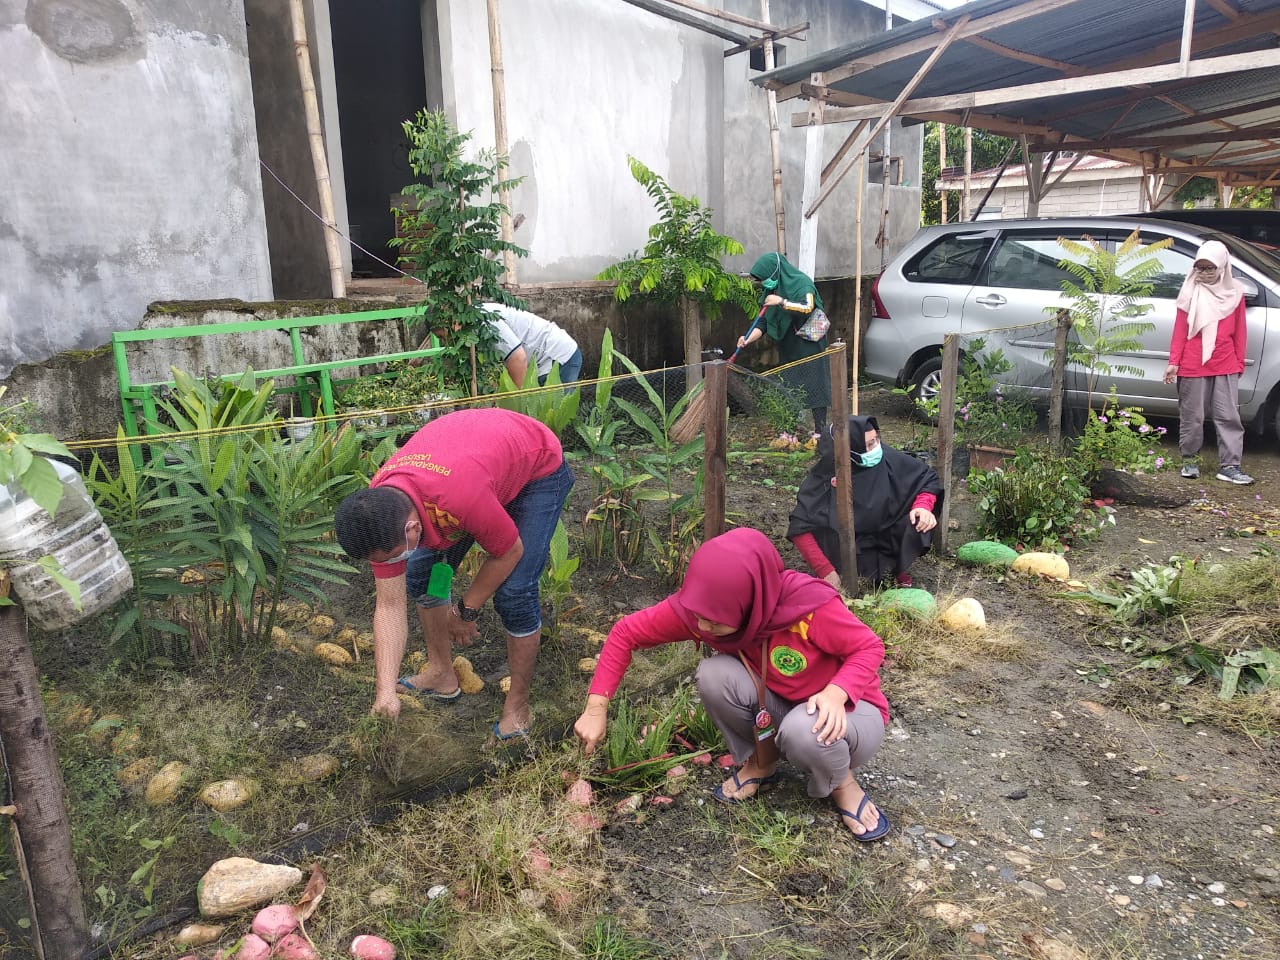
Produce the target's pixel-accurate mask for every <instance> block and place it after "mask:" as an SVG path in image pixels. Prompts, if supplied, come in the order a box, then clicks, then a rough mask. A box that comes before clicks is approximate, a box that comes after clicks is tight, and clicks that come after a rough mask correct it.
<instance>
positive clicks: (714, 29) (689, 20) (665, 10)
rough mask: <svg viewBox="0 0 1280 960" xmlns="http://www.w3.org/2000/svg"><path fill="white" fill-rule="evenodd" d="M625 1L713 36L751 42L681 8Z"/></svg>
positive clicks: (642, 0) (649, 1) (651, 0)
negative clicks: (675, 8) (683, 11)
mask: <svg viewBox="0 0 1280 960" xmlns="http://www.w3.org/2000/svg"><path fill="white" fill-rule="evenodd" d="M622 2H623V3H629V4H631V5H632V6H633V7H639V8H640V9H641V10H645V11H647V12H649V13H652V14H656V15H657V16H659V17H665V18H666V19H668V20H674V21H675V22H676V23H683V24H684V25H685V26H686V27H693V28H694V29H695V30H701V31H703V32H704V33H709V34H711V35H712V36H716V37H719V38H720V39H721V40H728V41H729V42H730V43H750V42H751V38H750V37H744V36H743V35H742V34H740V33H734V32H733V31H732V30H726V29H724V28H723V27H719V26H717V25H716V24H714V23H708V22H707V21H706V20H703V19H702V18H701V17H694V16H690V15H689V14H687V13H681V12H680V11H679V10H672V9H671V8H670V7H664V6H663V5H662V4H660V3H657V2H655V0H622Z"/></svg>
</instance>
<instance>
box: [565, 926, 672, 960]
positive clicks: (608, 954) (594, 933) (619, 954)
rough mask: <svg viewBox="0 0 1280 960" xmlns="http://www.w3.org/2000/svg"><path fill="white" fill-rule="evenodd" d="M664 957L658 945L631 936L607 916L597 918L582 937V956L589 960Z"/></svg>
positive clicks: (630, 959) (631, 959)
mask: <svg viewBox="0 0 1280 960" xmlns="http://www.w3.org/2000/svg"><path fill="white" fill-rule="evenodd" d="M664 955H665V953H664V951H663V950H662V948H661V947H660V946H659V945H658V944H656V943H654V942H652V941H651V940H643V939H641V938H639V937H636V936H633V935H632V934H630V933H628V932H627V931H626V930H625V929H624V928H623V926H622V925H621V924H620V923H619V922H618V921H617V920H615V919H614V918H612V917H608V916H604V917H597V918H596V921H595V923H593V924H592V925H591V926H589V927H588V928H587V931H586V933H585V934H583V937H582V956H584V957H587V958H589V960H649V958H651V957H661V956H664Z"/></svg>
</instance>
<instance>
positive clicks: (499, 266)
mask: <svg viewBox="0 0 1280 960" xmlns="http://www.w3.org/2000/svg"><path fill="white" fill-rule="evenodd" d="M403 126H404V133H405V138H406V139H407V140H408V142H409V167H410V169H411V170H412V171H413V174H414V176H416V177H417V178H418V181H417V182H415V183H411V184H409V185H408V186H406V187H405V188H404V189H403V190H402V191H401V193H402V194H403V195H404V197H405V198H407V202H406V203H405V204H404V205H403V206H402V207H395V208H393V212H394V213H395V214H396V216H397V218H398V220H399V224H400V230H399V234H400V235H399V236H397V237H394V238H392V239H391V240H389V241H388V243H390V244H391V245H392V246H396V247H399V248H400V250H401V254H402V256H405V257H407V258H408V259H410V260H412V262H413V264H414V269H413V274H414V276H416V277H417V278H418V279H419V280H421V281H423V283H424V284H425V287H424V289H425V290H426V291H427V295H426V299H425V301H424V303H425V305H426V311H425V315H426V316H428V317H430V318H431V324H432V327H433V328H435V329H437V330H438V331H440V332H441V333H442V334H443V335H444V337H445V339H444V342H443V344H442V345H443V346H444V348H445V349H444V352H443V353H442V354H441V355H439V356H438V357H433V358H432V366H433V368H434V369H436V370H438V372H439V373H440V375H441V378H442V379H443V381H444V382H445V383H449V384H465V383H472V384H473V385H475V386H476V387H477V391H478V388H479V384H480V383H485V384H490V383H493V382H495V381H496V379H497V378H496V376H492V375H491V373H492V368H493V367H495V366H496V365H497V364H498V360H497V358H496V356H495V355H494V352H493V351H492V350H491V349H490V348H491V346H492V345H493V343H494V341H495V340H496V338H497V335H496V334H495V332H494V330H493V327H492V325H491V324H490V323H489V322H488V320H487V319H486V317H485V313H484V310H483V308H482V307H481V304H484V303H490V302H491V303H505V304H507V305H509V306H513V307H519V308H521V309H523V308H524V307H525V306H526V304H525V302H524V301H523V300H521V299H519V298H517V297H513V296H512V295H511V294H510V293H508V292H507V290H506V288H505V287H504V286H503V285H502V276H503V272H504V269H505V268H504V266H503V254H505V253H511V254H514V255H515V256H517V257H524V256H528V253H529V252H528V251H527V250H525V249H524V248H523V247H520V246H517V245H516V244H514V243H512V242H510V241H509V240H504V239H502V215H503V213H505V212H507V206H506V202H505V200H506V198H505V196H504V194H505V193H506V191H508V190H510V189H511V188H512V187H514V186H516V185H517V184H518V183H519V182H520V178H518V177H517V178H511V179H507V180H506V181H505V182H504V183H503V184H502V185H501V186H500V185H499V184H498V173H499V171H500V170H501V169H502V168H504V167H505V166H506V165H507V158H506V157H501V156H498V155H496V154H495V153H494V151H493V150H480V151H471V152H469V151H468V148H467V144H468V142H469V141H470V139H471V134H470V133H459V132H458V131H457V130H456V129H455V128H454V126H453V123H452V122H451V121H450V120H449V118H448V117H447V116H446V115H445V113H444V111H442V110H436V111H429V110H419V111H418V113H417V115H416V116H414V118H413V119H412V120H406V121H405V122H404V124H403ZM485 366H487V367H488V368H489V369H485V370H482V369H480V367H485Z"/></svg>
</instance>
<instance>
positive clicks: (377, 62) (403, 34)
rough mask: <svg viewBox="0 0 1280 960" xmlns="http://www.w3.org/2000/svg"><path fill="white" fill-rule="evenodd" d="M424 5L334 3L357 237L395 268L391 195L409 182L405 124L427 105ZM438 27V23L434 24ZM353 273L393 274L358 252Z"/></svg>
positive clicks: (346, 165)
mask: <svg viewBox="0 0 1280 960" xmlns="http://www.w3.org/2000/svg"><path fill="white" fill-rule="evenodd" d="M421 7H422V3H421V2H420V0H377V2H374V3H370V2H369V0H329V19H330V24H331V26H332V28H333V66H334V72H335V75H336V77H335V79H336V87H337V95H338V122H339V125H340V126H341V129H342V164H343V172H344V179H345V182H346V188H347V213H348V217H349V220H350V223H351V239H352V240H354V241H355V242H356V243H358V244H359V245H360V246H362V247H364V248H365V249H367V250H368V251H369V252H370V253H373V254H375V255H376V256H378V257H380V258H381V259H383V260H386V261H387V262H388V263H395V259H396V258H395V251H393V250H392V249H391V248H390V247H388V246H387V241H388V240H389V239H391V237H392V236H393V235H394V233H395V221H394V219H393V218H392V216H391V197H392V196H393V195H394V194H398V193H399V192H400V189H401V188H402V187H403V186H405V184H407V183H409V181H410V180H411V179H412V174H411V173H410V171H409V161H408V144H407V143H406V141H405V138H404V131H403V130H402V129H401V127H400V124H401V122H402V121H404V120H407V119H408V118H410V117H412V116H413V115H414V114H415V113H416V112H417V111H418V110H420V109H421V108H422V107H424V106H427V84H426V79H425V77H426V71H425V65H424V60H423V54H422V48H423V25H422V13H421ZM431 26H432V29H434V23H433V24H432V25H431ZM351 269H352V275H353V276H357V277H361V276H364V277H380V276H390V275H392V274H393V273H394V271H392V270H391V269H390V268H388V267H386V266H383V265H382V264H381V263H379V262H378V261H377V260H374V259H372V258H371V257H369V256H368V255H366V254H365V253H363V252H361V251H360V250H358V249H356V248H355V247H354V246H353V247H352V249H351Z"/></svg>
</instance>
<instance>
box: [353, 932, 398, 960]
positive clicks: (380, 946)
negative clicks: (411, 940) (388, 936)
mask: <svg viewBox="0 0 1280 960" xmlns="http://www.w3.org/2000/svg"><path fill="white" fill-rule="evenodd" d="M351 955H352V956H353V957H357V958H358V960H396V948H395V947H393V946H392V945H391V944H390V943H388V942H387V941H386V940H383V939H382V938H381V937H374V936H369V935H368V934H364V935H361V936H359V937H356V938H355V939H354V940H352V941H351Z"/></svg>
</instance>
